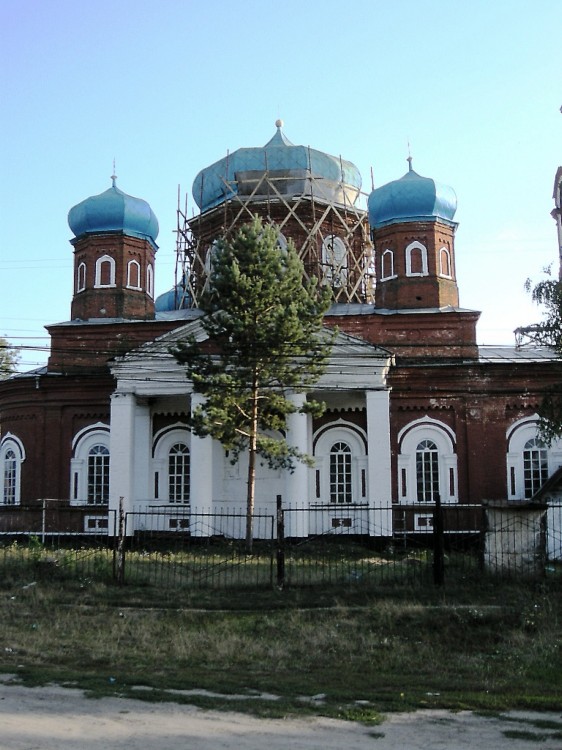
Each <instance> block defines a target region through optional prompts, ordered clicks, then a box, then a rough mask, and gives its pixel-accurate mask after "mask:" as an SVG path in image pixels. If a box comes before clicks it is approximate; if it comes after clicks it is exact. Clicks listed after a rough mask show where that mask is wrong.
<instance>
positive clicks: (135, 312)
mask: <svg viewBox="0 0 562 750" xmlns="http://www.w3.org/2000/svg"><path fill="white" fill-rule="evenodd" d="M111 179H112V185H111V187H110V188H109V189H108V190H106V191H105V192H103V193H101V194H100V195H95V196H92V197H90V198H87V199H86V200H84V201H82V202H81V203H79V204H78V205H76V206H74V207H73V208H71V210H70V212H69V214H68V223H69V226H70V228H71V230H72V232H73V233H74V235H75V238H74V239H72V240H71V244H72V245H73V246H74V292H73V297H72V305H71V317H72V319H73V320H77V319H80V320H92V319H100V318H101V319H117V320H152V319H154V260H155V255H156V251H157V249H158V246H157V245H156V237H157V236H158V221H157V219H156V216H155V215H154V213H153V212H152V209H151V208H150V206H149V205H148V203H147V202H146V201H144V200H142V199H140V198H134V197H132V196H130V195H127V194H126V193H124V192H123V191H121V190H119V189H118V188H117V186H116V184H115V181H116V179H117V178H116V177H115V175H113V176H112V178H111Z"/></svg>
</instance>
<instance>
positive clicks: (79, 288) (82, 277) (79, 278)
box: [76, 263, 86, 293]
mask: <svg viewBox="0 0 562 750" xmlns="http://www.w3.org/2000/svg"><path fill="white" fill-rule="evenodd" d="M85 288H86V264H85V263H80V265H79V266H78V269H77V271H76V293H78V292H83V291H84V289H85Z"/></svg>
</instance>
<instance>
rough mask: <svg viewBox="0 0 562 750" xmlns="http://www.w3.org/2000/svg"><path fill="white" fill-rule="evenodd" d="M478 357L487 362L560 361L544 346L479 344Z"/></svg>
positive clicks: (554, 353)
mask: <svg viewBox="0 0 562 750" xmlns="http://www.w3.org/2000/svg"><path fill="white" fill-rule="evenodd" d="M478 359H479V360H480V362H483V363H489V364H509V363H513V364H517V363H523V362H556V361H558V362H562V360H561V359H560V357H559V356H558V355H557V354H556V352H555V351H554V350H553V349H547V348H546V347H529V348H521V347H516V346H480V347H478Z"/></svg>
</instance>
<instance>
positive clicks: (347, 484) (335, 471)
mask: <svg viewBox="0 0 562 750" xmlns="http://www.w3.org/2000/svg"><path fill="white" fill-rule="evenodd" d="M351 499H352V485H351V448H350V447H349V445H348V444H347V443H343V442H338V443H334V444H333V445H332V448H331V450H330V502H331V503H350V502H351Z"/></svg>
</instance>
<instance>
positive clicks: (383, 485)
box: [365, 390, 392, 536]
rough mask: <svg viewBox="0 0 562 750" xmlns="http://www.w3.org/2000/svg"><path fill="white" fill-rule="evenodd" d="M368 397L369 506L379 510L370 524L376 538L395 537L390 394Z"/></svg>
mask: <svg viewBox="0 0 562 750" xmlns="http://www.w3.org/2000/svg"><path fill="white" fill-rule="evenodd" d="M365 396H366V401H367V439H368V443H369V461H368V480H369V489H368V497H369V506H370V507H374V508H375V510H374V511H373V512H372V518H371V523H370V527H371V529H372V531H371V533H372V534H374V535H376V536H390V535H391V534H392V510H391V504H392V474H391V472H392V467H391V461H390V391H388V390H380V391H366V394H365ZM379 509H381V510H379ZM383 509H384V510H383Z"/></svg>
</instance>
